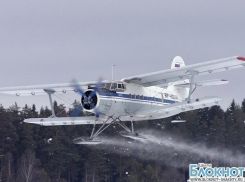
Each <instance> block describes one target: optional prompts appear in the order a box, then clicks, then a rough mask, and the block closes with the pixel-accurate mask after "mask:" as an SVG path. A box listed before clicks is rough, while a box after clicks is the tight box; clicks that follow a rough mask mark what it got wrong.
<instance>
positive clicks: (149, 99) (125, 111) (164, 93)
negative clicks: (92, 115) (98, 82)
mask: <svg viewBox="0 0 245 182" xmlns="http://www.w3.org/2000/svg"><path fill="white" fill-rule="evenodd" d="M125 86H126V90H124V91H116V92H110V93H104V92H102V93H101V92H99V93H98V95H99V96H98V97H99V102H98V104H97V106H96V107H97V109H98V110H99V111H100V112H101V113H104V114H106V115H108V116H113V117H121V116H137V115H138V114H139V113H140V112H146V113H147V111H149V112H148V114H149V115H150V114H151V110H153V109H154V108H155V109H156V108H158V107H164V106H166V105H168V104H172V103H176V102H180V101H183V100H184V99H185V97H186V95H185V94H184V95H183V93H181V90H180V89H179V88H178V90H176V89H177V88H175V87H174V86H173V87H171V86H168V88H167V89H166V88H161V87H155V86H152V87H143V86H140V85H135V84H125Z"/></svg>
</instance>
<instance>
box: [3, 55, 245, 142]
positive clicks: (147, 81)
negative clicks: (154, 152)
mask: <svg viewBox="0 0 245 182" xmlns="http://www.w3.org/2000/svg"><path fill="white" fill-rule="evenodd" d="M242 67H245V58H244V57H240V56H233V57H228V58H223V59H218V60H213V61H208V62H204V63H198V64H193V65H188V66H185V63H184V61H183V59H182V58H181V57H179V56H176V57H175V58H174V59H173V61H172V65H171V69H167V70H162V71H157V72H152V73H147V74H142V75H136V76H132V77H126V78H123V79H121V80H119V81H107V80H99V81H91V82H77V81H76V80H73V81H72V82H70V83H62V84H48V85H33V86H21V87H8V88H0V93H3V94H13V95H16V96H18V97H20V96H36V95H43V94H46V95H47V96H48V97H49V101H50V107H51V111H52V115H51V116H50V117H49V118H28V119H25V120H24V122H26V123H31V124H39V125H42V126H59V125H89V124H90V125H93V128H92V132H91V135H90V136H86V137H79V138H76V139H74V143H76V144H99V143H101V141H99V140H98V139H96V138H98V136H99V135H100V134H101V133H102V132H103V131H105V130H106V129H107V128H108V127H109V126H111V125H112V124H118V125H119V126H121V127H122V128H123V129H124V130H125V131H126V132H121V135H122V136H124V137H129V138H133V139H145V137H144V136H142V135H140V134H139V133H137V132H135V129H134V121H144V120H155V119H161V118H166V117H170V116H174V115H177V114H179V113H182V112H187V111H192V110H195V109H201V108H205V107H211V106H214V105H219V104H220V103H221V102H222V99H221V98H219V97H214V96H206V97H202V98H192V94H193V92H194V91H195V90H196V88H198V87H203V86H211V85H222V84H227V83H228V82H229V81H228V80H225V79H214V80H205V81H195V78H196V77H198V76H202V75H209V74H213V73H217V72H221V71H228V70H232V69H237V68H242ZM69 93H77V94H79V95H80V98H81V105H79V106H78V107H77V109H75V110H74V111H73V113H72V114H71V115H70V116H68V117H57V116H56V114H55V111H54V107H53V101H52V96H53V95H55V94H69ZM80 111H86V112H90V113H94V115H91V116H78V114H79V112H80ZM125 121H130V122H131V127H128V126H127V125H126V124H125ZM172 122H173V123H176V122H184V121H183V120H181V119H180V120H174V121H172ZM97 125H99V126H100V127H99V128H98V129H97V130H96V128H97V127H96V126H97Z"/></svg>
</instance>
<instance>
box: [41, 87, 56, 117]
mask: <svg viewBox="0 0 245 182" xmlns="http://www.w3.org/2000/svg"><path fill="white" fill-rule="evenodd" d="M43 90H44V92H46V93H47V94H48V96H49V101H50V106H51V110H52V115H51V116H50V118H55V117H56V116H55V112H54V105H53V101H52V96H51V95H52V94H54V92H55V91H54V90H52V89H43Z"/></svg>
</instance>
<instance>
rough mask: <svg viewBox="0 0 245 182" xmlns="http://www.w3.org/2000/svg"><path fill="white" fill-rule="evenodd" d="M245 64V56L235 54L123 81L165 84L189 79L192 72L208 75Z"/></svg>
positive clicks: (143, 84)
mask: <svg viewBox="0 0 245 182" xmlns="http://www.w3.org/2000/svg"><path fill="white" fill-rule="evenodd" d="M244 66H245V58H244V57H238V56H233V57H229V58H224V59H218V60H214V61H208V62H204V63H198V64H193V65H189V66H184V67H180V68H177V69H168V70H163V71H158V72H153V73H148V74H143V75H138V76H133V77H127V78H124V79H122V81H124V82H127V83H135V84H138V85H142V86H146V87H148V86H156V85H164V84H168V83H170V82H175V81H180V80H185V79H188V78H189V76H190V75H191V72H196V73H197V75H206V74H210V73H216V72H221V71H226V70H231V69H236V68H241V67H244Z"/></svg>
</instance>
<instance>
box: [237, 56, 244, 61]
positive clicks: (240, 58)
mask: <svg viewBox="0 0 245 182" xmlns="http://www.w3.org/2000/svg"><path fill="white" fill-rule="evenodd" d="M237 59H238V60H240V61H245V57H242V56H238V57H237Z"/></svg>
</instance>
